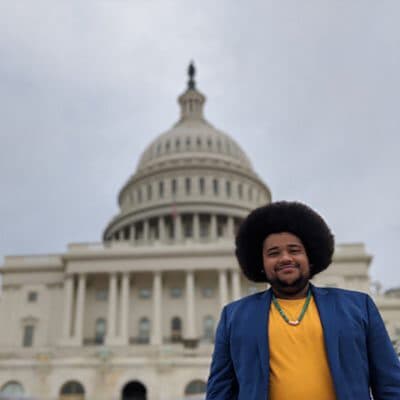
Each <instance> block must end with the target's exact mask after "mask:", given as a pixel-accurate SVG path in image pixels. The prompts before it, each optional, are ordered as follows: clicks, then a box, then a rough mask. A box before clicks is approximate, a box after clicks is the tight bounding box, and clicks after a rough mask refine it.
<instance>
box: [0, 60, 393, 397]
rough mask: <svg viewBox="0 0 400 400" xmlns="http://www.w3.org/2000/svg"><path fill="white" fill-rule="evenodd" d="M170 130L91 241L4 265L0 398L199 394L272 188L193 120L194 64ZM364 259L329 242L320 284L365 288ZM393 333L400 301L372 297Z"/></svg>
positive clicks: (244, 289) (196, 112)
mask: <svg viewBox="0 0 400 400" xmlns="http://www.w3.org/2000/svg"><path fill="white" fill-rule="evenodd" d="M178 102H179V105H180V109H181V115H180V119H179V120H178V122H177V123H176V124H175V125H174V126H173V127H172V128H171V129H170V130H169V131H167V132H165V133H163V134H161V135H160V136H159V137H158V138H157V139H156V140H155V141H153V142H152V143H151V144H150V145H149V146H148V148H147V149H146V150H145V151H144V153H143V155H142V157H141V159H140V161H139V164H138V167H137V169H136V171H135V172H134V174H133V175H132V176H131V177H130V178H129V179H128V181H127V183H126V184H125V185H124V186H123V188H122V189H121V191H120V193H119V196H118V203H119V207H120V210H119V213H118V214H117V215H116V216H115V217H114V218H112V220H111V221H110V222H109V223H108V225H107V226H106V228H105V230H104V233H103V241H102V242H101V243H77V244H70V245H69V246H68V249H67V251H66V252H65V253H62V254H58V255H38V256H9V257H5V261H4V265H3V266H2V269H1V272H2V280H3V285H2V293H1V300H0V324H1V327H2V329H1V330H0V399H1V398H20V397H28V398H35V399H41V400H42V399H43V400H46V399H61V400H83V399H87V400H105V399H107V400H120V399H121V400H128V399H131V400H133V399H135V400H144V399H150V400H177V399H183V398H186V397H187V398H193V399H194V398H202V397H201V396H202V393H204V390H205V382H206V379H207V375H208V370H209V364H210V358H211V354H212V349H213V339H214V332H215V328H216V324H217V322H218V318H219V314H220V311H221V307H223V305H224V304H226V303H228V302H230V301H232V300H235V299H239V298H240V297H242V296H245V295H247V294H251V293H254V292H256V291H260V290H265V285H263V284H257V285H256V284H253V283H250V282H248V281H247V280H246V279H245V278H244V277H243V275H242V274H241V272H240V269H239V267H238V265H237V262H236V259H235V257H234V236H235V232H236V230H237V228H238V226H239V225H240V222H241V220H242V219H243V218H244V217H245V216H246V215H247V214H248V213H249V211H250V210H252V209H254V208H255V207H257V206H260V205H263V204H266V203H268V202H270V201H271V192H270V190H269V188H268V186H267V185H266V184H265V183H264V182H263V181H262V180H261V179H260V178H259V177H258V175H257V174H256V173H255V172H254V170H253V168H252V165H251V162H250V161H249V159H248V158H247V156H246V155H245V153H244V152H243V150H242V149H241V148H240V147H239V146H238V144H237V143H236V142H235V141H234V140H233V139H232V138H231V137H229V136H228V135H227V134H225V133H223V132H221V131H219V130H217V129H215V128H214V127H213V126H212V125H211V124H210V123H209V122H207V121H206V119H205V118H204V115H203V106H204V103H205V97H204V96H203V95H202V94H201V93H200V92H199V91H198V90H197V88H196V85H195V81H194V68H193V67H191V68H190V69H189V82H188V88H187V90H186V91H185V92H184V93H183V94H182V95H181V96H180V97H179V99H178ZM370 261H371V256H370V255H369V254H367V252H366V250H365V248H364V245H363V244H357V243H356V244H339V245H337V247H336V249H335V255H334V261H333V265H332V266H331V267H330V268H328V269H327V270H326V271H324V272H323V273H321V274H320V275H318V276H317V277H316V278H315V279H314V281H315V283H316V284H317V285H322V286H324V285H325V286H337V287H342V288H349V289H355V290H360V291H363V292H368V293H370V288H371V282H370V279H369V275H368V268H369V264H370ZM374 297H375V301H376V302H377V304H378V307H379V308H380V310H381V313H382V315H383V318H384V320H385V323H386V324H387V327H388V330H389V332H390V334H391V336H392V337H393V339H395V338H396V337H398V336H399V335H400V298H399V297H398V296H396V295H394V296H381V295H375V296H374Z"/></svg>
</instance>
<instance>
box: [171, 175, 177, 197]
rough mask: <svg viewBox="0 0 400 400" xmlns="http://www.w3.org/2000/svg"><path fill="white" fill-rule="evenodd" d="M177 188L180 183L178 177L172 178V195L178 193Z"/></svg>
mask: <svg viewBox="0 0 400 400" xmlns="http://www.w3.org/2000/svg"><path fill="white" fill-rule="evenodd" d="M177 189H178V185H177V182H176V179H172V181H171V193H172V195H174V196H175V195H176V192H177Z"/></svg>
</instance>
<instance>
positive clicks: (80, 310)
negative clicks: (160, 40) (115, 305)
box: [74, 274, 86, 346]
mask: <svg viewBox="0 0 400 400" xmlns="http://www.w3.org/2000/svg"><path fill="white" fill-rule="evenodd" d="M85 294H86V276H85V274H79V280H78V294H77V299H76V313H75V337H74V342H75V343H76V344H77V345H78V346H81V345H82V342H83V340H82V339H83V320H84V313H85Z"/></svg>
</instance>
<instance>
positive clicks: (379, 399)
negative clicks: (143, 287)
mask: <svg viewBox="0 0 400 400" xmlns="http://www.w3.org/2000/svg"><path fill="white" fill-rule="evenodd" d="M312 292H313V296H314V300H315V303H316V305H317V308H318V312H319V315H320V319H321V323H322V327H323V330H324V341H325V346H326V350H327V355H328V363H329V367H330V370H331V374H332V379H333V383H334V386H335V392H336V397H337V400H367V399H368V400H369V399H370V398H371V397H370V390H371V392H372V394H373V396H374V400H400V363H399V359H398V357H397V355H396V353H395V351H394V349H393V346H392V344H391V341H390V339H389V336H388V334H387V332H386V329H385V326H384V323H383V321H382V318H381V316H380V314H379V312H378V309H377V308H376V306H375V304H374V303H373V301H372V300H371V298H370V297H369V296H368V295H367V294H364V293H359V292H353V291H349V290H343V289H332V288H317V287H315V286H312ZM270 305H271V289H270V290H267V291H265V292H261V293H257V294H254V295H252V296H248V297H245V298H243V299H241V300H238V301H236V302H234V303H231V304H228V305H227V306H226V307H224V309H223V311H222V314H221V319H220V322H219V325H218V328H217V333H216V338H215V348H214V354H213V358H212V363H211V369H210V376H209V379H208V384H207V397H206V400H268V384H269V346H268V316H269V308H270ZM316 378H317V377H314V379H316ZM310 379H313V378H312V377H311V378H310ZM316 400H317V399H316ZM318 400H319V399H318Z"/></svg>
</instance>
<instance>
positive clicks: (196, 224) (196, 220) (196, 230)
mask: <svg viewBox="0 0 400 400" xmlns="http://www.w3.org/2000/svg"><path fill="white" fill-rule="evenodd" d="M193 239H194V241H196V242H198V241H199V240H200V216H199V214H197V213H195V214H193Z"/></svg>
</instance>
